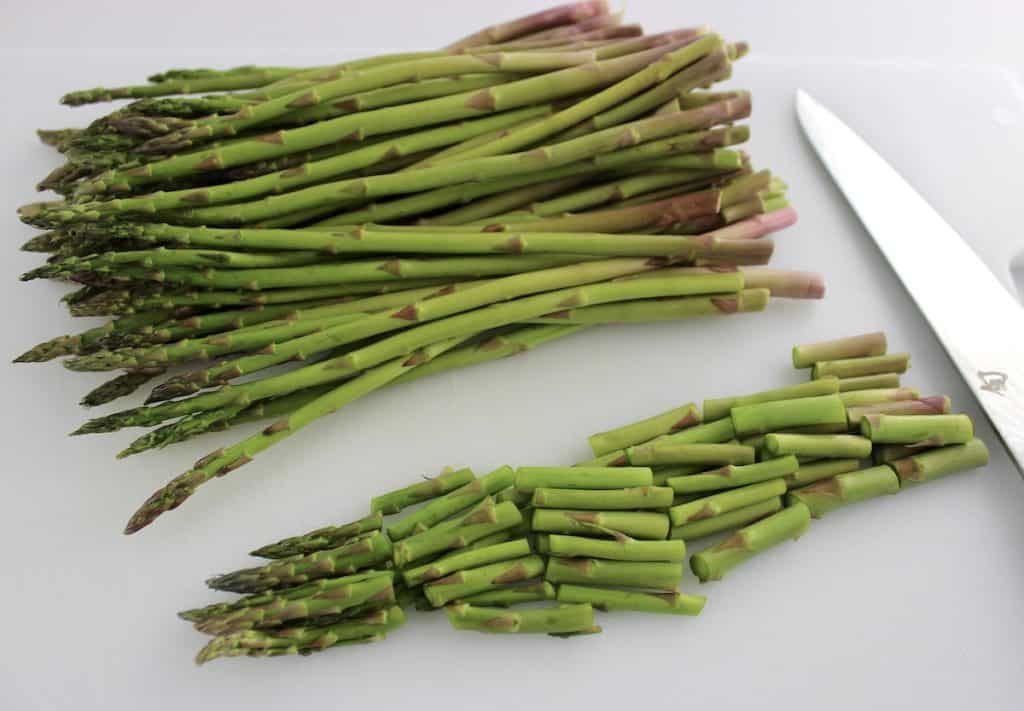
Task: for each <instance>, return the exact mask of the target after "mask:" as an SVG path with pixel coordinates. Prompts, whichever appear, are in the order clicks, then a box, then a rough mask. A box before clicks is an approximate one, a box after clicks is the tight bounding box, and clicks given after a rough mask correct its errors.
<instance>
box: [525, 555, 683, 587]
mask: <svg viewBox="0 0 1024 711" xmlns="http://www.w3.org/2000/svg"><path fill="white" fill-rule="evenodd" d="M544 579H545V580H547V581H548V582H551V583H559V584H561V583H569V584H577V585H615V586H619V585H621V586H623V587H636V588H651V589H654V590H668V591H675V589H676V586H677V585H679V581H680V580H682V579H683V568H682V566H681V565H680V564H679V563H665V562H654V563H650V562H634V561H623V560H600V559H597V558H549V559H548V564H547V568H546V570H545V571H544Z"/></svg>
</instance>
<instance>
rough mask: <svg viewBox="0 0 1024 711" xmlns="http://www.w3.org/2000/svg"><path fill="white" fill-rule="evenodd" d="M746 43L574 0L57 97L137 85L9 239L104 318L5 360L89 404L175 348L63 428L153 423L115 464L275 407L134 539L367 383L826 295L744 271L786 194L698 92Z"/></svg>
mask: <svg viewBox="0 0 1024 711" xmlns="http://www.w3.org/2000/svg"><path fill="white" fill-rule="evenodd" d="M745 52H746V45H745V44H743V43H728V42H726V41H724V40H723V39H722V38H721V37H719V36H718V35H717V34H715V33H713V32H711V31H710V30H708V29H706V28H694V29H684V30H678V31H673V32H665V33H660V34H654V35H645V34H643V33H642V31H641V30H640V28H638V27H636V26H633V25H623V24H621V19H620V18H619V17H618V16H616V15H612V14H609V13H608V11H607V7H606V5H605V3H604V2H602V1H597V2H594V1H588V2H581V3H574V4H571V5H566V6H563V7H558V8H553V9H551V10H547V11H545V12H542V13H538V14H536V15H531V16H528V17H524V18H520V19H518V20H514V21H511V22H507V23H502V24H499V25H495V26H493V27H490V28H487V29H485V30H483V31H481V32H478V33H475V34H474V35H472V36H470V37H468V38H466V39H463V40H460V41H458V42H456V43H454V44H452V45H450V46H449V47H447V48H445V49H442V50H439V51H435V52H412V53H405V54H396V55H382V56H376V57H369V58H366V59H361V60H356V61H351V62H346V63H343V64H338V65H334V66H324V67H305V68H282V67H252V66H247V67H239V68H235V69H230V70H225V71H217V70H206V69H196V70H172V71H169V72H165V73H163V74H160V75H157V76H154V77H151V80H150V83H148V84H144V85H140V86H129V87H119V88H113V89H104V88H98V89H92V90H88V91H80V92H74V93H72V94H68V95H67V96H66V97H64V102H65V103H68V104H72V105H77V104H82V103H88V102H93V101H105V100H112V99H122V98H132V99H136V101H134V102H133V103H131V104H128V105H127V106H125V107H123V108H120V109H118V110H116V111H114V112H113V113H111V114H109V115H107V116H105V117H103V118H101V119H99V120H97V121H95V122H93V123H92V124H90V125H89V126H88V127H86V128H84V129H66V130H61V131H50V132H42V133H41V136H42V138H43V140H45V141H47V142H48V143H52V144H53V145H55V146H56V147H57V148H58V150H60V151H61V152H62V154H63V155H64V157H65V158H66V159H67V163H66V164H65V165H63V166H61V167H60V168H58V169H57V170H56V171H54V173H53V174H51V175H50V176H48V177H47V178H46V179H45V180H43V181H42V183H41V187H42V188H49V189H53V190H56V191H57V192H59V193H61V194H62V195H63V196H64V199H62V200H60V201H57V202H44V203H37V204H33V205H28V206H26V207H24V208H22V210H21V215H22V218H23V219H24V220H25V221H26V222H28V223H30V224H33V225H36V226H39V227H43V228H46V229H48V231H46V232H44V233H42V234H40V235H38V236H36V237H33V238H32V239H30V240H29V241H28V242H27V243H26V244H25V245H24V249H26V250H30V251H39V252H44V253H48V254H49V255H50V256H49V257H48V259H47V262H46V264H44V265H43V266H41V267H39V268H37V269H34V270H32V271H30V272H28V273H27V274H26V275H24V277H23V278H25V279H34V278H43V277H45V278H50V279H59V280H65V281H70V282H75V283H78V284H81V285H82V286H81V288H79V289H78V290H77V291H75V292H72V293H71V294H69V295H68V296H66V297H65V301H66V302H67V304H68V306H69V307H70V310H71V312H72V314H74V315H79V316H109V317H112V318H111V320H109V321H107V322H106V323H105V324H103V325H101V326H97V327H95V328H90V329H88V330H85V331H83V332H80V333H77V334H74V335H67V336H61V337H59V338H55V339H53V340H50V341H47V342H45V343H42V344H40V345H38V346H36V347H34V348H32V349H31V350H29V351H28V352H27V353H25V354H23V355H22V356H21V357H20V358H18V360H19V361H32V362H35V361H44V360H50V359H53V358H57V357H61V356H72V357H71V358H70V359H69V360H66V361H65V365H66V366H67V367H68V368H70V369H72V370H75V371H88V372H95V371H115V372H117V375H116V376H115V377H114V378H113V379H112V380H109V381H108V382H106V383H104V384H102V385H100V386H99V387H98V388H96V389H94V390H93V391H91V392H90V393H88V394H87V395H86V396H85V398H84V400H83V404H85V405H100V404H104V403H107V402H110V401H112V400H114V399H116V398H118V397H121V396H125V395H128V394H130V393H132V392H133V391H135V390H136V389H138V388H140V387H142V386H144V385H145V384H146V383H148V382H149V381H151V380H152V379H154V378H159V377H161V376H164V375H165V374H168V371H169V369H171V368H174V369H175V370H174V371H173V372H172V373H169V375H170V377H169V378H168V379H166V380H164V381H163V382H160V383H159V384H158V385H156V386H155V387H154V388H153V389H152V392H151V393H150V395H149V398H148V400H147V403H146V405H147V406H144V407H139V408H133V409H130V410H126V411H122V412H117V413H114V414H111V415H107V416H104V417H99V418H97V419H94V420H91V421H90V422H87V423H86V424H85V425H83V426H82V427H81V428H80V429H79V430H78V431H77V432H76V433H75V434H85V433H95V432H110V431H114V430H118V429H121V428H124V427H156V429H154V430H153V431H151V432H148V433H147V434H145V435H143V436H142V437H140V438H138V439H137V440H136V441H135V442H134V443H132V444H131V445H130V446H129V447H128V448H127V449H126V450H124V451H123V452H122V453H121V455H120V456H127V455H130V454H135V453H138V452H142V451H145V450H147V449H151V448H154V447H164V446H167V445H169V444H173V443H177V442H181V441H184V440H186V439H189V438H191V437H194V436H196V435H199V434H202V433H204V432H209V431H215V430H223V429H226V428H229V427H232V426H234V425H236V424H239V423H243V422H249V421H253V420H259V419H264V418H276V421H275V422H274V424H271V425H270V426H269V427H267V428H266V429H265V430H263V431H262V432H261V433H260V434H257V435H255V436H253V437H250V438H248V439H246V440H243V441H241V442H239V443H238V444H237V445H235V446H232V447H229V448H227V449H224V450H218V451H217V452H214V453H213V454H211V455H209V456H207V457H204V458H203V459H200V460H199V461H198V462H197V463H196V464H195V465H194V466H193V467H192V468H191V469H190V470H189V471H188V472H186V473H185V474H183V475H181V476H179V477H177V478H175V479H174V480H172V481H171V482H170V483H169V484H167V486H165V487H164V488H162V489H161V490H160V491H158V492H156V493H155V494H154V495H153V496H152V497H150V499H149V500H147V501H146V502H145V503H144V504H143V505H142V507H141V508H140V509H139V510H138V512H136V514H135V515H134V516H133V517H132V518H131V520H130V521H129V523H128V525H127V529H126V532H128V533H131V532H134V531H137V530H139V529H140V528H142V527H144V526H146V525H148V524H149V523H151V522H152V521H153V520H154V519H155V518H156V517H158V516H159V515H161V514H162V513H163V512H165V511H168V510H170V509H173V508H175V507H177V506H179V505H180V504H182V503H183V502H184V501H185V500H186V499H187V498H188V497H189V496H190V495H191V494H192V493H193V492H194V491H195V489H196V488H197V487H198V486H200V485H201V484H203V483H205V482H207V481H209V480H210V479H212V478H214V477H217V476H222V475H224V474H227V473H229V472H231V471H234V470H235V469H237V468H238V467H240V466H242V465H243V464H245V463H247V462H249V461H250V460H251V459H252V458H253V457H254V456H255V455H256V454H257V453H258V452H260V451H262V450H263V449H266V448H267V447H269V446H271V445H273V444H276V443H277V442H279V441H280V440H282V439H284V438H286V437H288V436H290V435H291V434H292V433H294V432H296V431H297V430H299V429H301V428H303V427H305V426H306V425H308V424H309V423H311V422H313V421H314V420H316V419H318V418H319V417H321V416H323V415H326V414H329V413H333V412H335V411H337V410H338V409H339V408H341V407H344V406H345V405H346V404H348V403H350V402H352V401H353V400H355V399H357V398H360V397H362V396H364V395H367V394H368V393H371V392H373V391H374V390H377V389H379V388H381V387H384V386H387V385H391V384H395V383H400V382H408V381H410V380H415V379H417V378H419V377H422V376H424V375H428V374H430V373H436V372H439V371H444V370H450V369H453V368H458V367H463V366H465V365H470V364H473V363H479V362H483V361H487V360H492V359H495V358H499V357H503V356H506V355H512V354H515V353H519V352H522V351H525V350H529V349H531V348H533V347H536V346H538V345H540V344H543V343H545V342H547V341H550V340H552V339H556V338H560V337H562V336H566V335H569V334H572V333H575V332H577V331H580V330H582V329H585V328H587V327H589V326H592V325H595V324H602V323H609V322H637V321H662V320H676V319H683V318H689V317H692V316H698V315H712V314H719V315H728V314H735V313H741V312H749V311H760V310H762V309H764V308H765V306H766V304H767V302H768V300H769V298H770V297H771V296H778V297H795V298H820V297H821V296H822V295H823V292H824V286H823V283H822V281H821V279H820V277H819V276H818V275H815V274H810V273H804V272H782V271H775V270H770V269H757V268H751V266H757V265H763V264H765V263H766V262H767V261H768V260H769V258H770V257H771V255H772V251H773V248H774V246H773V243H772V241H771V239H770V238H769V237H768V235H769V234H771V233H773V232H775V231H777V230H780V229H782V228H784V227H786V226H788V225H790V224H792V223H793V222H794V221H795V219H796V214H795V212H794V211H793V209H792V208H790V207H789V206H788V204H787V201H786V197H785V185H784V184H783V183H782V182H781V181H780V180H779V179H777V178H775V177H773V176H772V175H771V174H770V173H769V172H768V171H754V169H753V168H752V167H751V163H750V160H749V157H748V156H747V155H746V154H744V153H743V152H741V151H739V150H736V149H735V148H734V147H733V146H735V145H737V144H740V143H742V142H744V141H745V140H746V139H747V137H748V135H749V130H748V128H747V127H746V126H743V125H736V122H737V121H739V120H741V119H743V118H746V117H747V116H748V115H749V113H750V109H751V100H750V96H749V94H748V93H746V92H743V91H725V92H713V91H708V90H707V89H708V88H710V87H711V85H712V84H714V83H715V82H717V81H721V80H723V79H726V78H728V77H729V76H730V74H731V72H732V64H733V62H734V61H736V60H737V59H739V58H740V57H742V56H743V54H744V53H745ZM180 94H201V96H196V97H187V96H177V95H180ZM180 366H184V369H182V368H180ZM274 366H284V368H283V369H279V370H277V371H274V374H270V371H269V370H268V369H270V368H272V367H274ZM252 375H255V378H247V379H246V380H245V381H244V382H243V381H242V380H241V379H242V378H243V376H252Z"/></svg>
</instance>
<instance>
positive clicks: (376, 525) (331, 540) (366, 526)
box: [250, 511, 384, 558]
mask: <svg viewBox="0 0 1024 711" xmlns="http://www.w3.org/2000/svg"><path fill="white" fill-rule="evenodd" d="M383 525H384V515H383V514H382V513H381V512H380V511H376V512H374V513H372V514H370V515H369V516H367V517H365V518H361V519H359V520H358V521H353V522H352V523H346V524H342V525H340V526H326V527H324V528H318V529H316V530H314V531H310V532H309V533H304V534H302V535H301V536H291V537H289V538H284V539H282V540H280V541H277V542H276V543H270V544H268V545H265V546H262V547H260V548H257V549H256V550H254V551H253V552H252V553H250V555H254V556H258V557H260V558H289V557H291V556H294V555H304V554H306V553H313V552H314V551H321V550H327V549H330V548H337V547H338V546H340V545H341V544H342V543H344V542H345V541H348V540H349V539H351V538H355V537H356V536H359V535H361V534H364V533H368V532H370V531H379V530H380V529H381V527H382V526H383Z"/></svg>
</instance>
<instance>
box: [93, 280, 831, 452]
mask: <svg viewBox="0 0 1024 711" xmlns="http://www.w3.org/2000/svg"><path fill="white" fill-rule="evenodd" d="M642 264H643V263H642V262H641V265H642ZM580 266H588V265H580ZM620 266H622V265H620ZM641 268H643V267H642V266H641ZM584 273H589V272H586V271H585V272H584ZM566 274H567V275H568V274H569V273H566ZM520 276H524V277H525V276H528V275H520ZM514 278H519V277H514ZM526 281H527V283H533V284H536V283H537V282H538V281H539V280H536V279H535V280H530V279H527V280H526ZM499 286H500V285H499ZM693 289H694V282H687V281H681V280H675V279H666V280H655V279H647V280H636V281H633V282H622V283H612V282H609V283H601V284H593V285H590V286H585V287H580V288H568V289H561V290H557V291H551V292H548V293H545V294H542V295H540V296H537V297H527V298H523V299H518V300H515V301H511V302H508V303H505V304H497V305H494V306H490V307H488V308H484V309H477V310H475V311H472V312H470V313H465V314H460V315H457V316H453V317H449V318H447V319H441V320H439V321H436V322H433V323H427V324H424V325H421V326H419V327H417V328H412V329H408V330H406V331H404V332H402V333H399V334H397V335H395V336H391V337H389V338H385V339H383V340H379V341H376V342H374V343H373V344H370V345H368V346H364V347H362V348H357V349H355V350H352V351H350V352H349V353H347V354H345V355H342V356H338V357H335V358H328V359H327V360H324V361H321V362H319V363H317V364H314V365H311V366H307V367H305V368H302V369H300V370H295V371H290V372H287V373H284V374H281V375H277V376H273V377H269V378H264V379H263V380H259V381H253V382H250V383H246V384H244V385H229V386H225V387H223V388H221V389H220V390H218V391H216V392H214V393H207V394H203V395H198V396H196V397H193V398H190V399H188V400H181V401H177V402H174V403H164V404H161V405H157V406H155V407H150V408H144V409H139V410H129V411H126V412H124V413H116V414H114V415H110V416H107V417H104V418H99V419H97V420H93V421H91V422H89V423H86V425H84V426H83V427H82V428H80V430H79V433H81V434H85V433H90V432H100V431H111V430H113V429H117V428H120V427H123V426H140V425H141V426H145V425H150V424H158V423H159V422H162V421H165V420H167V419H169V418H171V417H176V416H184V415H187V414H190V413H192V412H197V411H200V410H210V409H213V408H216V407H221V406H224V405H227V404H230V403H234V402H245V403H248V402H252V401H255V400H261V399H265V398H267V397H273V396H277V395H283V394H286V393H288V392H293V391H295V390H297V389H300V388H303V387H309V386H313V385H319V384H322V383H325V382H331V381H337V380H340V379H343V378H345V377H346V376H349V375H354V374H356V373H359V372H361V371H367V370H368V369H371V368H374V370H373V372H374V373H375V374H378V375H381V376H383V377H387V378H389V379H394V378H395V377H397V376H398V375H400V374H401V372H402V370H403V368H407V367H415V366H416V365H418V363H419V362H420V361H423V360H424V358H413V359H412V360H408V359H403V358H402V354H408V353H410V352H414V351H415V350H416V349H417V348H426V347H428V346H429V345H430V344H437V343H442V339H449V340H448V341H444V342H445V343H448V345H446V346H444V348H443V349H442V350H441V351H440V352H444V350H447V349H450V348H451V347H453V346H454V345H455V344H457V343H458V341H459V340H462V339H464V338H466V337H468V336H471V335H474V334H476V333H479V332H480V331H481V329H482V328H486V327H491V328H494V327H497V326H503V325H506V324H509V323H514V322H518V321H523V320H526V319H529V318H531V317H535V316H539V315H541V314H543V313H547V312H550V311H552V310H555V309H558V308H564V307H566V306H569V305H578V304H582V303H588V302H589V303H597V304H599V303H604V302H608V301H613V300H616V299H619V298H623V297H627V298H628V297H630V296H632V297H641V296H647V297H651V296H663V295H669V294H671V293H673V292H675V293H677V294H678V293H686V292H689V291H692V290H693ZM487 291H488V290H487V287H480V288H477V289H471V290H469V291H467V292H465V296H468V297H469V298H474V297H479V296H481V295H484V296H486V293H487ZM499 293H500V290H499ZM455 296H458V295H452V297H455ZM452 297H438V298H436V299H433V300H431V301H428V302H424V303H423V304H417V305H413V306H410V307H406V308H405V309H403V310H401V313H400V314H399V315H398V317H397V318H395V317H387V316H384V315H382V317H381V318H377V317H375V316H371V317H367V318H364V319H361V320H359V321H357V322H355V323H353V324H352V326H353V328H348V327H345V326H344V325H343V330H344V332H345V333H346V336H347V338H348V339H351V340H356V338H358V337H364V338H365V337H367V336H369V335H373V334H374V332H375V331H376V332H379V330H377V329H380V330H383V329H382V327H383V328H390V329H393V328H395V327H396V323H395V322H399V323H398V324H397V326H401V325H402V324H407V323H408V322H409V321H410V320H413V319H416V318H417V316H419V317H420V318H421V319H422V317H423V316H427V315H428V314H429V312H430V311H431V310H436V309H437V308H438V307H441V306H442V305H443V306H450V302H449V301H445V300H446V299H451V298H452ZM457 301H458V302H459V303H464V300H462V299H459V300H457ZM385 319H388V320H389V321H390V323H388V322H385V323H381V322H383V321H385ZM364 326H365V328H364ZM332 336H333V338H332ZM317 337H320V338H319V340H326V341H327V343H328V344H329V345H330V346H335V347H336V346H337V345H340V344H341V343H343V342H344V341H343V340H342V339H339V338H338V337H337V336H334V334H333V333H332V329H328V330H327V331H324V332H321V333H318V334H313V335H312V337H306V339H307V340H313V339H316V338H317ZM296 340H303V339H296ZM449 341H451V342H449ZM304 342H305V341H304ZM293 343H295V341H291V342H289V344H293ZM296 352H299V353H303V354H305V355H307V356H308V355H309V354H311V353H315V352H317V351H316V350H312V349H297V350H292V351H291V353H289V354H288V355H287V357H291V354H294V353H296ZM286 353H288V349H287V348H284V347H281V348H277V349H275V353H274V354H272V355H266V356H253V358H259V359H261V360H260V361H258V363H259V365H260V367H267V366H269V365H274V364H276V363H278V362H283V360H286V359H287V358H286V357H282V356H284V355H285V354H286ZM438 354H439V353H438ZM434 355H437V354H434ZM396 357H397V359H396V360H394V361H391V363H392V365H391V366H390V367H389V366H380V368H384V370H380V368H378V367H377V366H378V365H379V364H380V363H382V362H386V361H387V360H388V358H396ZM431 357H433V356H431ZM407 360H408V365H406V366H403V365H402V364H403V363H406V362H407ZM236 365H237V363H236ZM238 371H239V372H236V373H235V375H240V374H242V373H244V372H247V371H246V370H243V369H241V368H239V369H238ZM249 372H251V371H249ZM366 377H367V376H366V374H364V375H362V376H361V377H360V378H357V380H361V379H362V378H366ZM351 382H356V381H351ZM369 382H373V383H378V381H377V380H375V379H371V380H370V381H369ZM386 382H387V381H384V382H379V383H378V384H377V385H375V386H374V387H380V386H382V385H383V384H386ZM349 387H351V383H350V384H349V385H342V386H339V390H342V389H344V388H349ZM357 389H358V388H357ZM344 392H347V391H344ZM360 394H362V391H360ZM307 407H312V404H311V405H310V406H307ZM313 413H314V410H310V411H309V414H311V415H312V414H313ZM843 416H844V418H845V410H844V412H843ZM305 424H307V421H306V420H303V421H302V425H303V426H304V425H305ZM271 443H272V442H263V445H261V447H260V448H264V446H269V444H271Z"/></svg>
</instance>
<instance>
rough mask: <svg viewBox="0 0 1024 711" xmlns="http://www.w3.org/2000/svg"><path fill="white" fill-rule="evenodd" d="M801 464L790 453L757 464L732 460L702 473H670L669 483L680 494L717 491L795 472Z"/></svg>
mask: <svg viewBox="0 0 1024 711" xmlns="http://www.w3.org/2000/svg"><path fill="white" fill-rule="evenodd" d="M799 466H800V464H799V462H798V461H797V458H796V457H795V456H793V455H786V456H781V457H779V458H777V459H769V460H766V461H763V462H759V463H757V464H747V465H743V466H735V465H732V464H728V465H726V466H724V467H721V468H719V469H715V470H712V471H709V472H704V473H702V474H690V475H688V476H677V477H670V478H669V479H668V482H667V483H668V485H669V486H670V487H672V490H673V491H674V492H675V493H676V494H693V493H699V492H705V491H717V490H719V489H731V488H735V487H738V486H748V485H750V484H758V483H760V482H763V481H769V480H771V479H778V478H780V477H785V476H788V475H790V474H794V473H795V472H796V471H797V469H798V468H799Z"/></svg>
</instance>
